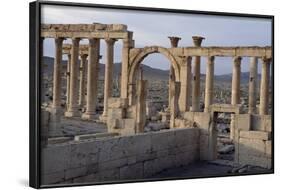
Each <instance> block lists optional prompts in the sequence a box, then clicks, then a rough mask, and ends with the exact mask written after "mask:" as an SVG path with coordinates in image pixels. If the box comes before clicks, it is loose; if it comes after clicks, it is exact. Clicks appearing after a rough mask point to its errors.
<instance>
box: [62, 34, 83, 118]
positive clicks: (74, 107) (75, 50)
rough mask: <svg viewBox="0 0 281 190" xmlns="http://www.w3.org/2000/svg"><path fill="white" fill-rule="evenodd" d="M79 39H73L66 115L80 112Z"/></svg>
mask: <svg viewBox="0 0 281 190" xmlns="http://www.w3.org/2000/svg"><path fill="white" fill-rule="evenodd" d="M79 41H80V38H73V39H72V48H71V66H70V67H71V69H70V73H71V74H70V88H69V91H70V92H69V106H68V108H67V112H66V113H65V116H66V117H75V116H79V113H78V75H79V65H78V55H79Z"/></svg>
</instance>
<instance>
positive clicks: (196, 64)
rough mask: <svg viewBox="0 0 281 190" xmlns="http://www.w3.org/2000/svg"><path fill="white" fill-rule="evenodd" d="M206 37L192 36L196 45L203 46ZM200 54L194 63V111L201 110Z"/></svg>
mask: <svg viewBox="0 0 281 190" xmlns="http://www.w3.org/2000/svg"><path fill="white" fill-rule="evenodd" d="M204 39H205V38H203V37H201V36H192V40H193V44H194V46H195V47H201V44H202V41H203V40H204ZM200 60H201V57H200V56H195V58H194V63H193V81H192V82H193V84H192V111H194V112H198V111H200Z"/></svg>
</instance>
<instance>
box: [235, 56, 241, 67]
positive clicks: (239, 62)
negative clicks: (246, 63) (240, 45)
mask: <svg viewBox="0 0 281 190" xmlns="http://www.w3.org/2000/svg"><path fill="white" fill-rule="evenodd" d="M241 60H242V58H241V57H240V56H236V57H233V63H234V64H235V65H237V66H240V64H241Z"/></svg>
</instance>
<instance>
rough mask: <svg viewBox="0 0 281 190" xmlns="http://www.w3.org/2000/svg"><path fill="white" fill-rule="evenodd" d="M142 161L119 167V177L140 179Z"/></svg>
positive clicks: (141, 175) (141, 176)
mask: <svg viewBox="0 0 281 190" xmlns="http://www.w3.org/2000/svg"><path fill="white" fill-rule="evenodd" d="M142 178H143V163H142V162H141V163H136V164H133V165H128V166H124V167H121V168H120V179H142Z"/></svg>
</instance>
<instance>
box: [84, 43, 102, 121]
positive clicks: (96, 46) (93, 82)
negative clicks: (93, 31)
mask: <svg viewBox="0 0 281 190" xmlns="http://www.w3.org/2000/svg"><path fill="white" fill-rule="evenodd" d="M99 54H100V39H96V38H93V39H89V60H88V76H87V101H86V112H85V113H84V114H83V115H82V118H83V119H94V117H95V114H96V103H97V94H98V65H99Z"/></svg>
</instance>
